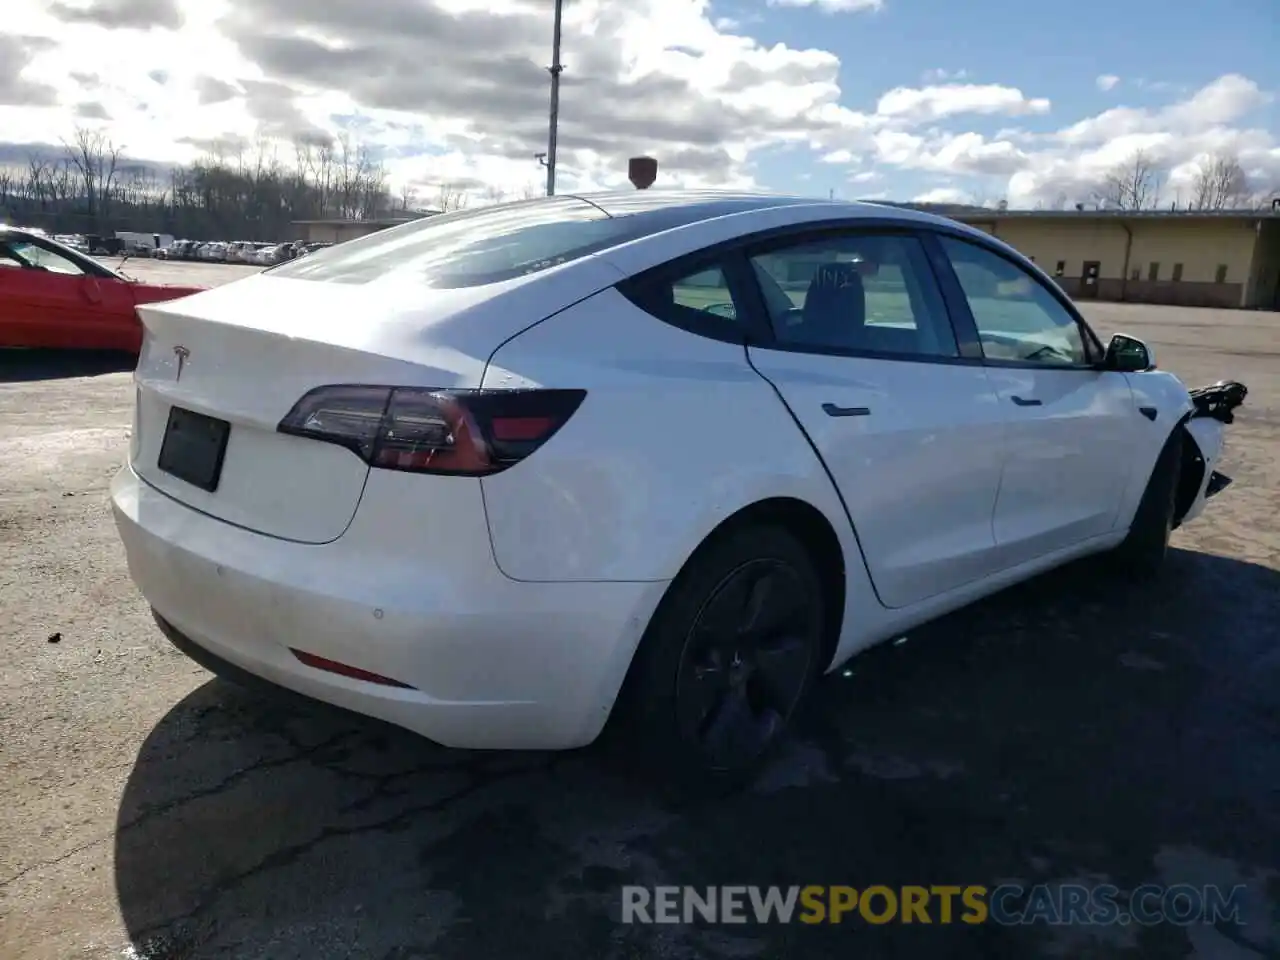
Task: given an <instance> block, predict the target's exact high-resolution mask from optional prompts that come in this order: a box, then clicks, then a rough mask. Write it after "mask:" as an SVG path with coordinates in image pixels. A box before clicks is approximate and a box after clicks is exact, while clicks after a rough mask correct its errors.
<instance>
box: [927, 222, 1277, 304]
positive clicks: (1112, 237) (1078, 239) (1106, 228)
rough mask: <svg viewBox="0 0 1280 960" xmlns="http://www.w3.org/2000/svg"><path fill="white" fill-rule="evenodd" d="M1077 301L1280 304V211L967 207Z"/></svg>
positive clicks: (984, 226) (981, 224) (987, 228)
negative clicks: (987, 208)
mask: <svg viewBox="0 0 1280 960" xmlns="http://www.w3.org/2000/svg"><path fill="white" fill-rule="evenodd" d="M949 215H950V216H951V217H953V218H954V219H956V220H962V221H964V222H965V223H968V224H971V225H972V226H974V227H977V228H979V229H981V230H985V231H986V232H987V233H990V234H991V235H993V236H996V237H999V238H1000V239H1001V240H1003V241H1005V242H1006V243H1008V244H1009V245H1010V246H1012V247H1015V248H1016V249H1017V250H1019V251H1021V252H1022V253H1023V254H1025V255H1027V256H1029V257H1031V258H1033V259H1034V260H1035V261H1036V263H1037V264H1039V265H1040V267H1041V268H1043V269H1044V270H1045V271H1047V272H1048V273H1049V274H1051V275H1052V276H1054V277H1055V278H1056V279H1057V281H1058V283H1059V284H1060V285H1061V286H1062V288H1063V289H1064V290H1065V291H1066V292H1067V293H1068V294H1070V295H1071V296H1072V297H1074V298H1075V299H1077V300H1083V299H1098V300H1122V301H1128V302H1133V303H1167V304H1179V305H1183V306H1197V307H1244V308H1253V309H1264V310H1277V309H1280V210H1276V209H1272V210H1246V211H1221V212H1217V211H1199V210H1194V211H1167V210H1141V211H1129V210H1084V211H1075V210H1069V211H1038V210H1000V211H995V210H991V211H987V210H983V211H978V210H972V209H969V210H964V211H963V212H959V211H957V212H953V213H949Z"/></svg>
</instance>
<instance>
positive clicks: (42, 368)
mask: <svg viewBox="0 0 1280 960" xmlns="http://www.w3.org/2000/svg"><path fill="white" fill-rule="evenodd" d="M137 364H138V358H137V356H135V355H134V354H131V353H124V352H121V351H117V350H22V349H8V348H3V349H0V383H29V382H31V381H34V380H68V379H72V378H74V377H97V376H101V375H102V374H104V373H127V372H129V371H132V370H133V368H134V367H136V366H137Z"/></svg>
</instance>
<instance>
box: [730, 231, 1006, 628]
mask: <svg viewBox="0 0 1280 960" xmlns="http://www.w3.org/2000/svg"><path fill="white" fill-rule="evenodd" d="M747 255H748V257H749V260H750V264H751V270H752V272H753V273H754V275H755V278H756V280H757V283H758V287H759V292H760V297H759V302H758V303H757V304H756V309H757V310H758V311H759V312H761V313H764V314H766V315H767V321H766V323H765V325H764V326H765V328H766V329H768V330H769V331H771V333H772V340H773V342H772V343H770V344H769V345H767V346H751V347H749V348H748V355H749V358H750V361H751V363H752V365H753V366H754V367H755V369H756V370H757V371H758V372H759V373H760V374H761V375H763V376H764V377H765V378H766V379H767V380H769V381H770V382H771V383H772V384H773V385H774V387H775V388H776V389H777V391H778V393H779V394H780V396H781V397H782V399H783V400H784V401H785V403H786V404H787V406H788V407H789V408H790V410H791V412H792V414H793V415H794V416H795V418H796V420H797V422H798V424H799V425H800V426H801V427H802V428H803V430H804V431H805V433H806V434H807V435H808V436H809V438H810V440H811V442H812V443H813V444H814V446H815V448H816V449H817V451H818V453H819V455H820V456H821V457H822V459H823V461H824V462H825V464H826V466H827V469H828V470H829V471H830V472H831V474H832V477H833V479H834V480H835V482H836V485H837V486H838V488H839V490H840V493H841V495H842V497H843V499H844V502H845V505H846V507H847V509H848V511H849V514H850V516H851V518H852V520H853V524H854V527H855V529H856V532H857V536H858V541H859V544H860V545H861V547H862V550H863V553H864V555H865V557H866V561H867V565H868V568H869V570H870V573H871V576H872V580H873V582H874V584H875V588H876V592H877V594H878V595H879V597H880V599H881V602H883V603H884V604H885V605H886V606H889V607H904V606H907V605H909V604H913V603H916V602H919V601H921V600H924V599H926V598H928V597H931V596H934V595H937V594H940V593H944V592H946V591H948V590H952V589H955V588H957V587H961V586H963V585H965V584H967V583H970V582H972V581H974V580H977V579H980V578H981V577H983V576H985V575H987V574H989V573H991V572H992V571H993V570H994V569H996V557H995V538H994V535H993V532H992V525H991V515H992V510H993V508H994V505H995V501H996V492H997V487H998V484H999V480H1000V464H1001V462H1002V460H1003V456H1004V449H1003V435H1004V422H1003V418H1002V416H1001V415H1000V412H999V410H998V407H997V403H996V399H995V394H994V391H993V390H992V388H991V384H990V382H989V381H988V379H987V372H986V370H985V369H984V368H983V366H982V364H981V361H980V360H974V359H971V358H965V357H963V356H961V350H960V348H959V347H958V345H957V340H956V337H955V335H954V332H953V330H952V327H951V324H950V321H949V319H948V316H947V310H946V306H945V303H944V300H943V297H942V295H941V293H940V290H939V288H938V285H937V281H936V279H935V277H934V275H933V269H932V267H931V265H930V263H929V259H928V256H927V254H926V251H925V248H924V246H923V245H922V243H921V241H920V240H919V239H918V238H917V237H916V236H915V235H914V234H913V233H911V232H874V231H865V230H857V229H848V230H838V231H826V232H823V233H821V234H818V235H810V236H808V237H800V238H791V239H787V240H782V241H774V242H772V243H769V244H767V245H763V246H760V247H757V248H755V249H750V250H748V251H747Z"/></svg>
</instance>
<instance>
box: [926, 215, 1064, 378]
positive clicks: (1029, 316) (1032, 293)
mask: <svg viewBox="0 0 1280 960" xmlns="http://www.w3.org/2000/svg"><path fill="white" fill-rule="evenodd" d="M939 239H940V241H941V243H942V246H943V249H944V250H945V251H946V254H947V257H948V259H949V260H950V261H951V266H952V269H953V270H954V271H955V274H956V279H957V280H959V281H960V286H961V288H962V289H963V290H964V296H965V299H966V300H967V301H968V304H969V310H970V312H971V313H972V314H973V321H974V323H975V324H976V325H977V328H978V337H979V339H980V341H981V343H982V353H983V355H984V356H985V357H986V358H987V359H988V360H1004V361H1012V362H1020V363H1043V364H1049V365H1058V366H1062V365H1068V364H1070V365H1084V364H1086V363H1088V362H1089V355H1088V352H1087V350H1086V348H1085V344H1084V335H1083V333H1082V332H1081V330H1080V325H1079V324H1078V323H1076V319H1075V317H1073V316H1072V315H1071V313H1070V312H1069V311H1068V310H1067V309H1066V307H1064V306H1063V305H1062V304H1061V303H1060V302H1059V301H1058V299H1057V298H1056V297H1054V296H1053V294H1051V293H1050V292H1049V291H1048V290H1047V289H1046V288H1045V287H1043V286H1042V285H1041V284H1040V282H1039V281H1038V280H1036V279H1035V278H1034V277H1032V276H1031V275H1030V274H1029V273H1027V272H1026V271H1025V270H1023V269H1022V268H1021V267H1019V266H1018V265H1017V264H1015V263H1013V262H1011V261H1009V260H1006V259H1005V258H1004V257H1001V256H999V255H998V254H995V253H992V252H991V251H990V250H986V249H984V248H982V247H979V246H977V245H976V244H972V243H968V242H966V241H964V240H956V239H954V238H952V237H940V238H939Z"/></svg>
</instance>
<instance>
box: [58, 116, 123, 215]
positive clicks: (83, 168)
mask: <svg viewBox="0 0 1280 960" xmlns="http://www.w3.org/2000/svg"><path fill="white" fill-rule="evenodd" d="M62 145H63V147H65V148H66V151H67V159H68V160H70V161H71V163H72V164H73V165H74V166H75V168H76V172H77V174H78V176H79V180H80V183H81V184H82V185H83V187H84V197H85V202H86V203H87V204H88V212H89V216H90V217H93V216H95V215H103V214H105V213H106V212H107V208H108V207H109V205H110V203H111V196H112V192H113V190H114V189H115V182H116V174H117V166H118V164H119V162H120V154H121V153H122V152H123V148H122V147H119V146H117V145H116V144H115V143H114V142H112V141H111V140H110V139H109V138H108V137H107V135H106V134H105V133H103V132H102V131H101V130H91V129H88V128H86V127H76V130H75V134H74V136H73V137H72V142H71V143H67V141H65V140H64V141H62Z"/></svg>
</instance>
